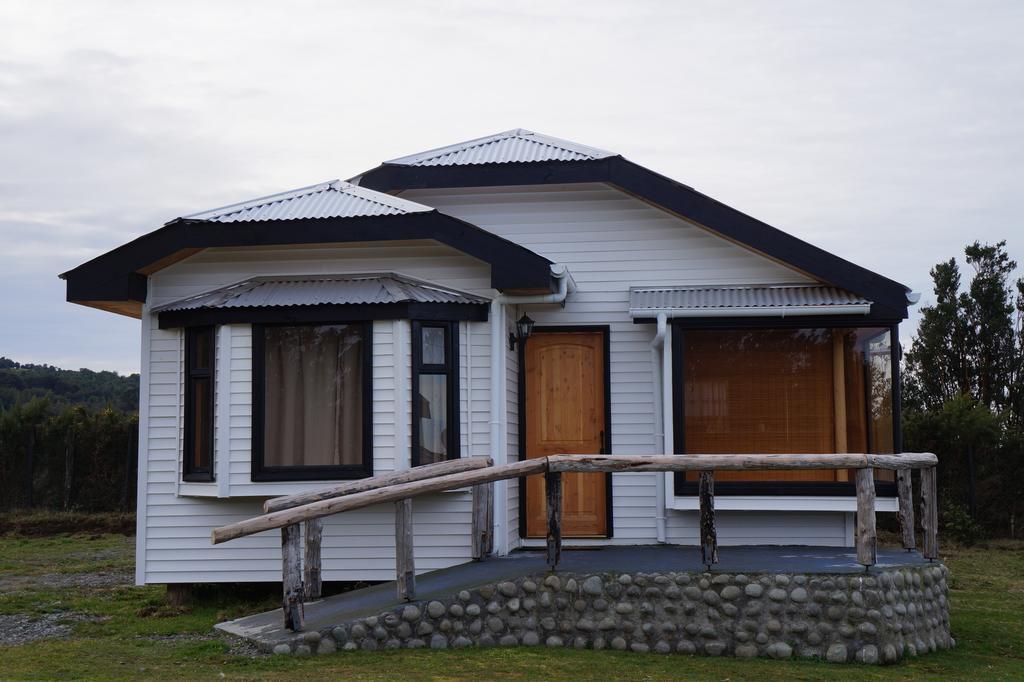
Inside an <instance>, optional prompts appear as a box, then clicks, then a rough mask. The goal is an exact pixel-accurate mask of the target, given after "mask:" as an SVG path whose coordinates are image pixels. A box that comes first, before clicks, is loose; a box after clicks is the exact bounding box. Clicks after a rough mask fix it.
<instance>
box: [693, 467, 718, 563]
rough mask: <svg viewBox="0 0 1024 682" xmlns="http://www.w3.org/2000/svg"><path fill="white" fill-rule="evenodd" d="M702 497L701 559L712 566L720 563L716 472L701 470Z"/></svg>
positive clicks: (699, 493)
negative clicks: (716, 515) (716, 518)
mask: <svg viewBox="0 0 1024 682" xmlns="http://www.w3.org/2000/svg"><path fill="white" fill-rule="evenodd" d="M697 495H698V497H699V499H700V559H701V561H702V562H703V563H704V566H706V567H707V568H709V569H710V568H711V565H712V564H717V563H718V532H717V531H716V530H715V474H714V472H712V471H702V472H700V483H699V484H698V486H697Z"/></svg>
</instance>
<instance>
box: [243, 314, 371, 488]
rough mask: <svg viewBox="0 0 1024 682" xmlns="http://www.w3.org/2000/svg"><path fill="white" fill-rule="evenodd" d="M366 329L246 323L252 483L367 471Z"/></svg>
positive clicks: (367, 326)
mask: <svg viewBox="0 0 1024 682" xmlns="http://www.w3.org/2000/svg"><path fill="white" fill-rule="evenodd" d="M371 335H372V324H371V323H369V322H348V323H344V324H265V325H254V326H253V470H252V478H253V480H254V481H307V480H329V479H351V478H363V477H366V476H370V475H372V473H373V458H372V450H371V447H372V433H373V428H372V421H371V420H372V409H373V407H372V405H373V404H372V396H373V385H372V381H373V366H372V340H371Z"/></svg>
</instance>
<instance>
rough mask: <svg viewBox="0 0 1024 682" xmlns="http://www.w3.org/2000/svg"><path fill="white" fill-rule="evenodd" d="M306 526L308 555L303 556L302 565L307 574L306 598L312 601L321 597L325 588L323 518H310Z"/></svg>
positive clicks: (305, 582)
mask: <svg viewBox="0 0 1024 682" xmlns="http://www.w3.org/2000/svg"><path fill="white" fill-rule="evenodd" d="M305 526H306V555H305V556H304V557H303V561H302V567H303V573H304V574H305V577H306V579H305V581H304V587H305V594H306V599H307V600H309V601H312V600H314V599H319V598H320V594H321V592H322V590H323V583H322V582H321V579H320V541H321V539H322V538H323V532H324V522H323V519H310V520H309V521H306V522H305Z"/></svg>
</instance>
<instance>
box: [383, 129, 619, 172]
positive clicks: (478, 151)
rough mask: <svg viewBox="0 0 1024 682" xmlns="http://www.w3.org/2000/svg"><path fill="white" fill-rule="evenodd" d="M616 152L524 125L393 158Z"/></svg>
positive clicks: (487, 159)
mask: <svg viewBox="0 0 1024 682" xmlns="http://www.w3.org/2000/svg"><path fill="white" fill-rule="evenodd" d="M609 156H615V154H614V153H613V152H609V151H605V150H603V149H597V148H596V147H588V146H586V145H582V144H578V143H576V142H570V141H569V140H562V139H559V138H557V137H551V136H549V135H542V134H540V133H535V132H533V131H530V130H525V129H523V128H516V129H515V130H506V131H505V132H503V133H498V134H496V135H488V136H487V137H481V138H477V139H475V140H468V141H466V142H459V143H457V144H452V145H448V146H447V147H439V148H437V149H431V150H429V151H425V152H420V153H419V154H412V155H410V156H403V157H401V158H398V159H391V160H390V161H385V162H384V163H387V164H393V165H398V166H469V165H476V164H487V163H516V162H529V161H593V160H595V159H603V158H606V157H609Z"/></svg>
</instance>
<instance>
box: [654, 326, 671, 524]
mask: <svg viewBox="0 0 1024 682" xmlns="http://www.w3.org/2000/svg"><path fill="white" fill-rule="evenodd" d="M667 331H668V317H667V316H666V315H665V313H659V314H658V328H657V332H656V333H655V335H654V339H653V340H652V341H651V375H652V377H653V379H654V454H656V455H664V454H668V453H666V452H665V411H664V402H665V395H664V393H663V391H662V384H663V376H662V372H663V371H664V368H663V363H662V355H663V354H664V353H665V335H666V333H667ZM655 477H656V478H655V482H656V484H657V485H655V494H654V504H655V510H654V512H655V513H654V528H655V533H656V535H657V538H658V542H659V543H664V542H665V539H666V530H665V482H664V481H663V480H662V479H663V478H664V475H663V474H659V473H656V474H655Z"/></svg>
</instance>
